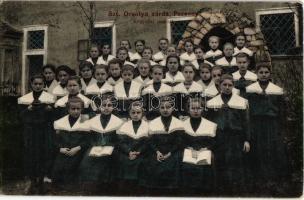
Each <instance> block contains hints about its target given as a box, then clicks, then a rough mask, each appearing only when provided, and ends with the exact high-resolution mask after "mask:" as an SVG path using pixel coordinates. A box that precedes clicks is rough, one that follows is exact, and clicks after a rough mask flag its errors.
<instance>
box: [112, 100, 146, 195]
mask: <svg viewBox="0 0 304 200" xmlns="http://www.w3.org/2000/svg"><path fill="white" fill-rule="evenodd" d="M129 113H130V118H131V120H129V121H127V122H125V123H124V124H123V125H122V126H121V127H120V129H119V130H118V131H117V135H118V163H117V164H118V166H117V173H116V174H117V178H118V180H120V181H121V183H122V185H121V186H122V188H121V189H125V188H128V190H129V191H130V192H131V194H133V195H134V194H136V192H137V188H136V184H137V183H138V179H139V173H140V168H141V167H142V162H143V159H144V158H145V156H146V153H147V152H146V151H147V140H148V136H149V134H148V132H149V125H148V122H147V121H145V120H142V117H143V105H142V102H140V101H135V102H133V103H132V104H131V106H130V112H129Z"/></svg>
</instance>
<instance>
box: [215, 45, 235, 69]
mask: <svg viewBox="0 0 304 200" xmlns="http://www.w3.org/2000/svg"><path fill="white" fill-rule="evenodd" d="M223 54H224V56H223V57H222V58H220V59H218V60H216V61H215V64H216V65H218V66H221V67H222V69H223V74H232V73H234V72H236V71H237V70H238V67H237V64H236V59H235V57H233V44H231V43H225V44H224V46H223Z"/></svg>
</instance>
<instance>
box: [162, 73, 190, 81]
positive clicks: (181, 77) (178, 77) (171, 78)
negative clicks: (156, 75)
mask: <svg viewBox="0 0 304 200" xmlns="http://www.w3.org/2000/svg"><path fill="white" fill-rule="evenodd" d="M184 81H185V77H184V75H183V74H182V73H181V72H180V71H178V72H177V73H176V75H175V76H172V75H171V74H170V73H169V72H167V73H166V78H164V79H162V82H163V83H177V82H184Z"/></svg>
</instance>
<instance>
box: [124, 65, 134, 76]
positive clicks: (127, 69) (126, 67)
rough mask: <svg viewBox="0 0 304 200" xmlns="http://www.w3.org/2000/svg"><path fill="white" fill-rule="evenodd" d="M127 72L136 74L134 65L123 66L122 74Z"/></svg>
mask: <svg viewBox="0 0 304 200" xmlns="http://www.w3.org/2000/svg"><path fill="white" fill-rule="evenodd" d="M125 71H130V72H132V73H133V74H134V67H133V66H132V65H128V64H126V65H124V66H122V68H121V73H123V72H125Z"/></svg>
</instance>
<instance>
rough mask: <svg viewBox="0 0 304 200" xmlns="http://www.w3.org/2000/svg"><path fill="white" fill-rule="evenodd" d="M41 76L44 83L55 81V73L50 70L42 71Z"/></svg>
mask: <svg viewBox="0 0 304 200" xmlns="http://www.w3.org/2000/svg"><path fill="white" fill-rule="evenodd" d="M43 76H44V78H45V80H46V81H52V80H54V79H55V73H54V72H53V71H52V70H51V69H50V68H45V69H44V71H43Z"/></svg>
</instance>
